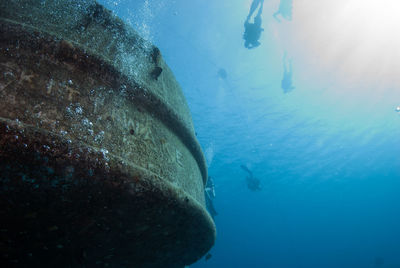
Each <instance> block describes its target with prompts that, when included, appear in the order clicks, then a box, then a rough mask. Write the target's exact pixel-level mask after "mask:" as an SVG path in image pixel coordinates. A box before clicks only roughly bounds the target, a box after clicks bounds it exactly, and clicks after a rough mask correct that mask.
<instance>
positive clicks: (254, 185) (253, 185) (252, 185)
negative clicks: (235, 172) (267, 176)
mask: <svg viewBox="0 0 400 268" xmlns="http://www.w3.org/2000/svg"><path fill="white" fill-rule="evenodd" d="M240 167H241V168H242V169H243V170H244V171H246V172H247V173H248V174H249V175H248V176H246V183H247V188H249V189H250V190H251V191H253V192H255V191H259V190H261V186H260V180H259V179H257V178H256V177H254V176H253V172H251V170H250V169H248V167H246V166H244V165H240Z"/></svg>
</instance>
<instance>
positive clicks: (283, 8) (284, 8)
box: [273, 0, 293, 22]
mask: <svg viewBox="0 0 400 268" xmlns="http://www.w3.org/2000/svg"><path fill="white" fill-rule="evenodd" d="M292 9H293V0H281V1H280V3H279V8H278V11H276V12H275V13H274V15H273V16H274V18H275V19H276V20H277V21H278V22H281V20H280V19H279V18H278V16H279V15H281V17H282V18H284V19H285V20H289V21H291V20H292Z"/></svg>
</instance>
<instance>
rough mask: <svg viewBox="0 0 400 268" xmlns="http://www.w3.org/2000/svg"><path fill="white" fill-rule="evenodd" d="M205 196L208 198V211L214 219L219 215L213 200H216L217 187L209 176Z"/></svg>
mask: <svg viewBox="0 0 400 268" xmlns="http://www.w3.org/2000/svg"><path fill="white" fill-rule="evenodd" d="M204 195H205V198H206V206H207V210H208V211H209V212H210V214H211V217H212V218H213V219H214V217H215V216H217V215H218V213H217V211H216V210H215V207H214V203H213V200H214V198H215V186H214V181H213V179H212V177H211V176H208V179H207V183H206V187H205V189H204Z"/></svg>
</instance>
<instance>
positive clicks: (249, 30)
mask: <svg viewBox="0 0 400 268" xmlns="http://www.w3.org/2000/svg"><path fill="white" fill-rule="evenodd" d="M263 4H264V0H253V2H252V3H251V6H250V11H249V15H248V16H247V18H246V21H245V22H244V34H243V39H244V40H245V42H244V46H245V47H246V48H248V49H252V48H255V47H258V46H259V45H260V42H259V41H258V39H260V36H261V32H262V31H264V29H263V28H261V13H262V9H263ZM257 8H258V13H257V15H256V16H255V17H254V23H250V18H251V16H252V15H253V13H254V12H255V11H256V9H257Z"/></svg>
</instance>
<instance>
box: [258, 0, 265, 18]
mask: <svg viewBox="0 0 400 268" xmlns="http://www.w3.org/2000/svg"><path fill="white" fill-rule="evenodd" d="M260 3H261V4H260V8H259V9H258V13H257V16H261V13H262V10H263V7H264V0H261V1H260Z"/></svg>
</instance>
